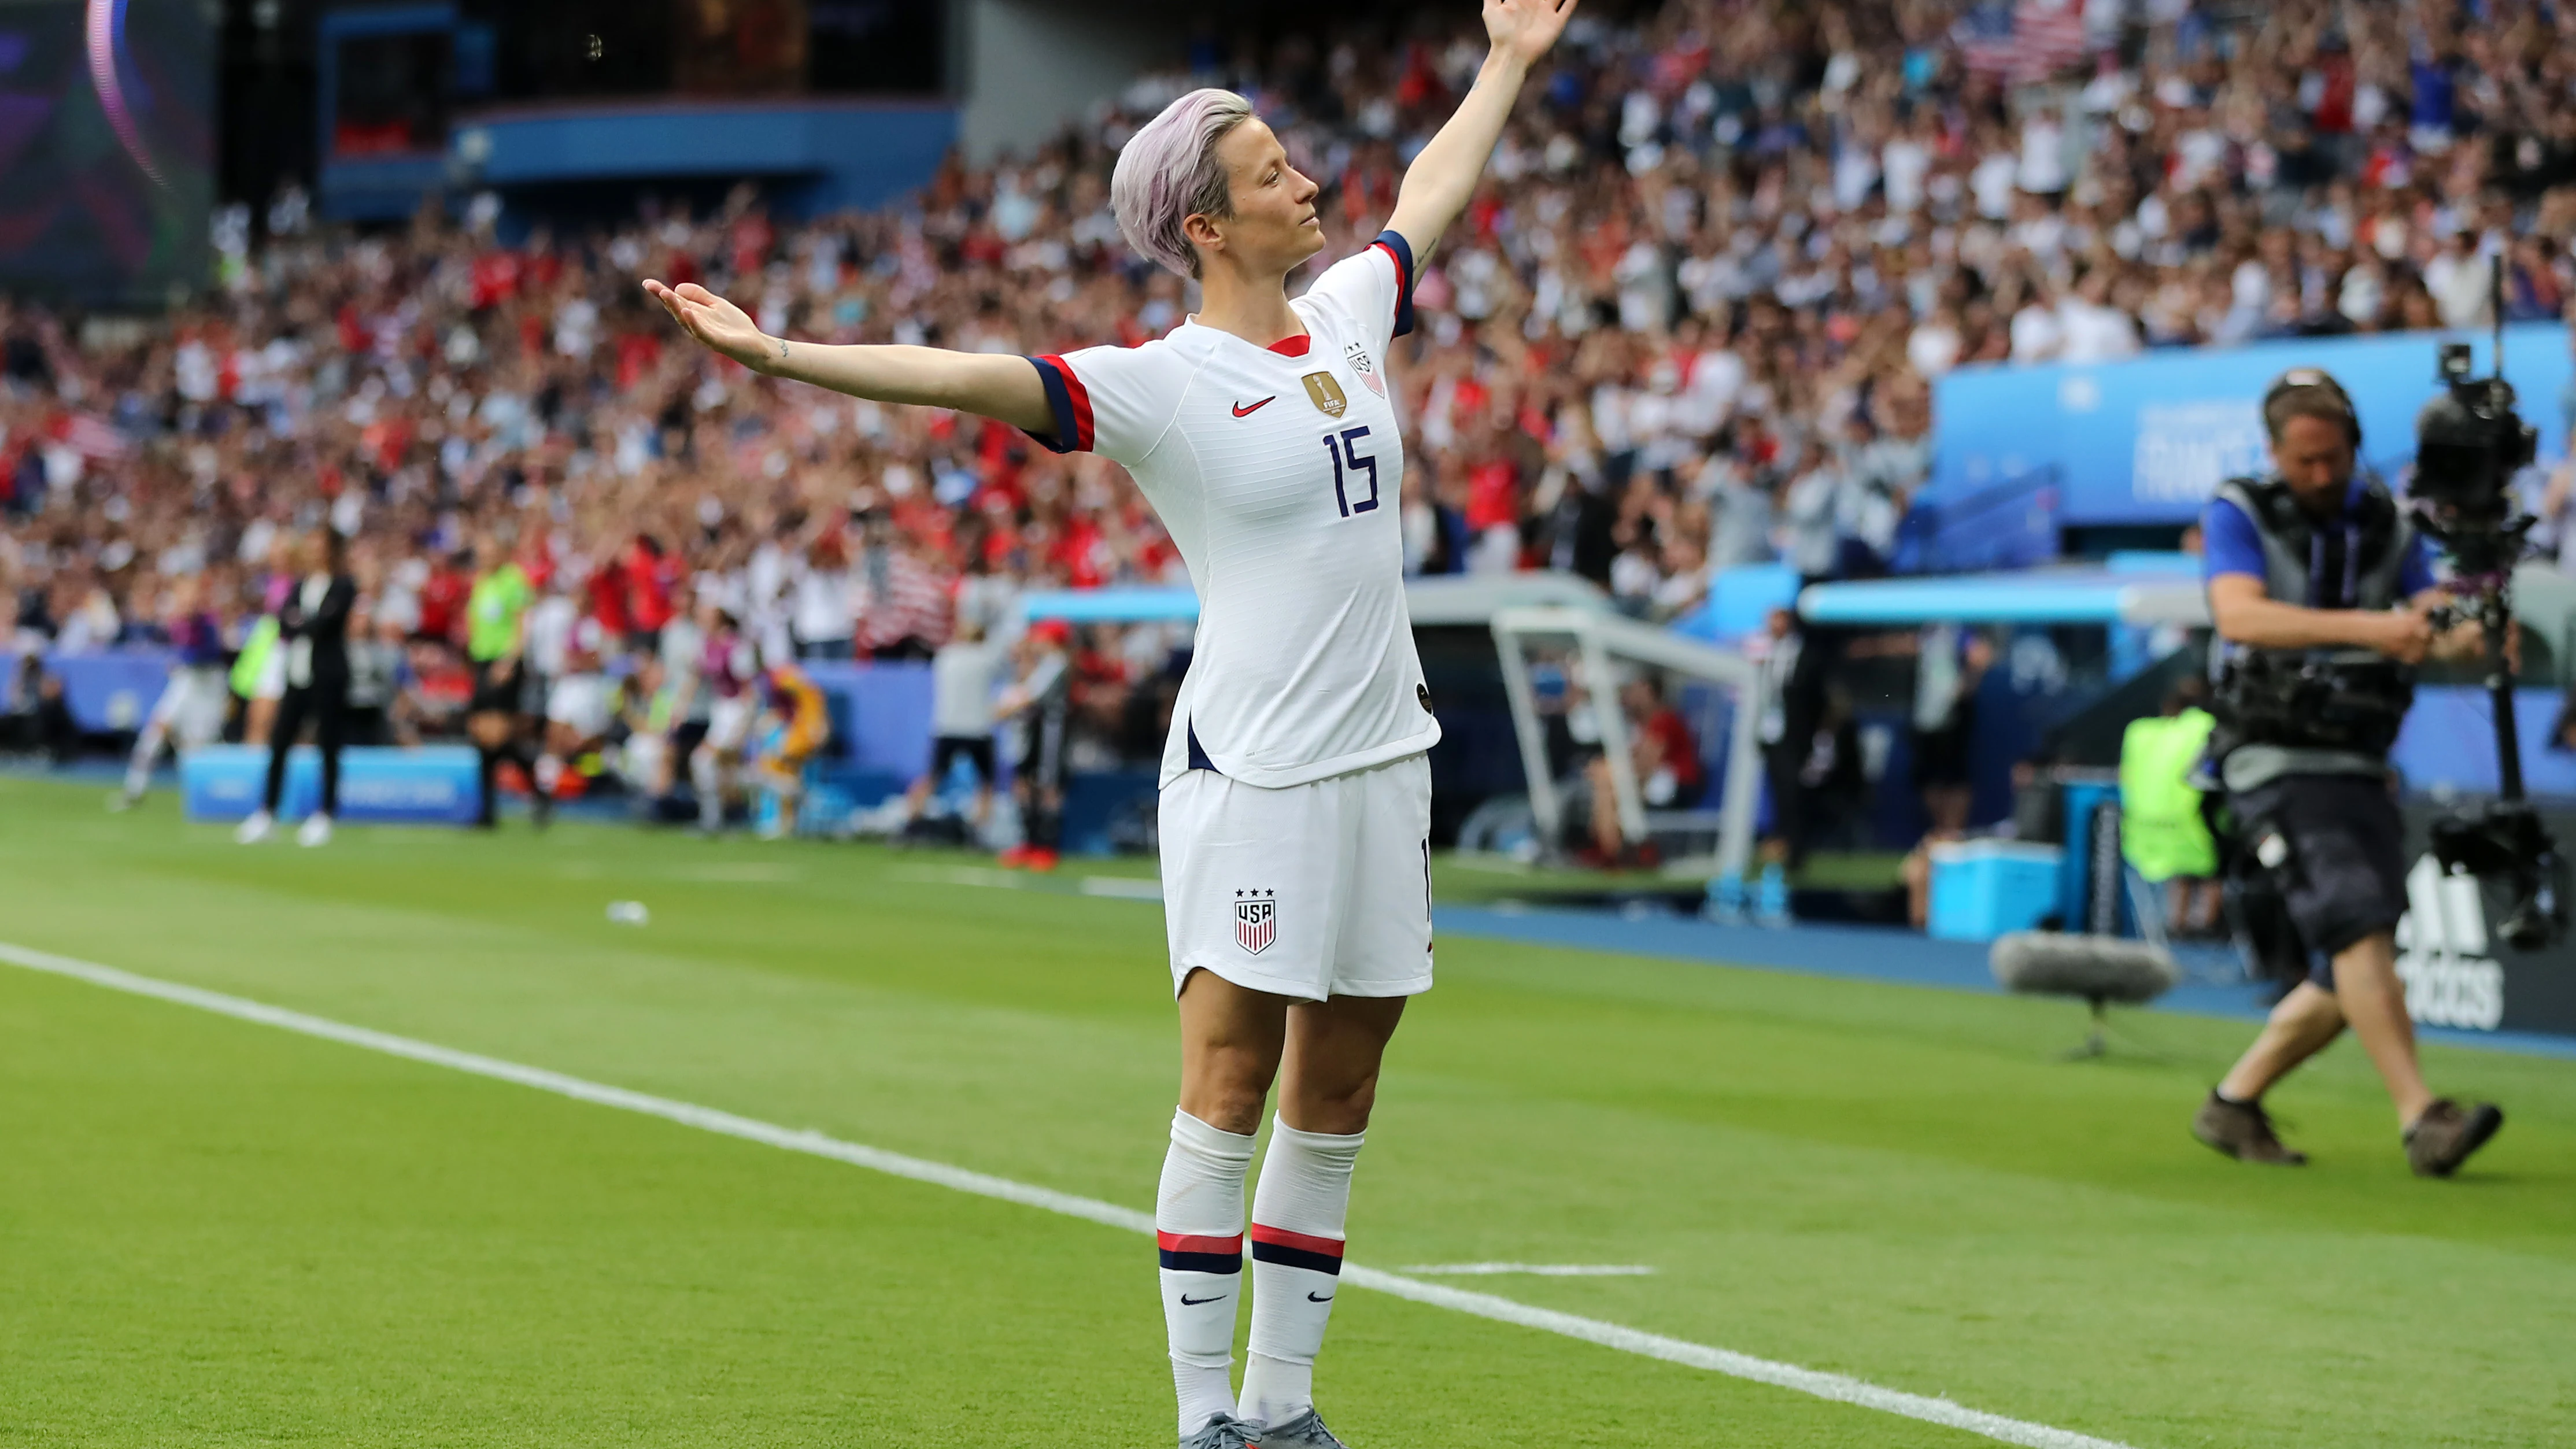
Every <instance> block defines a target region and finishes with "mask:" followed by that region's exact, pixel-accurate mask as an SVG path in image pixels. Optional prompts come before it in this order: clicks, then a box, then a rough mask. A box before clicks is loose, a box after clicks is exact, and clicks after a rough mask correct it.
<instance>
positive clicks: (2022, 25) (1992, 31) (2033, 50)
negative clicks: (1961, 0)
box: [1951, 0, 2084, 85]
mask: <svg viewBox="0 0 2576 1449" xmlns="http://www.w3.org/2000/svg"><path fill="white" fill-rule="evenodd" d="M1951 39H1952V40H1953V41H1954V42H1956V44H1957V45H1958V47H1959V56H1960V59H1962V60H1964V61H1966V62H1967V66H1968V69H1969V71H1970V72H1971V73H1973V74H1978V75H1994V76H2001V77H2003V78H2004V79H2006V80H2008V81H2011V82H2013V83H2014V84H2016V85H2018V84H2023V83H2026V82H2029V81H2039V80H2046V79H2048V78H2049V77H2050V76H2052V75H2055V74H2056V73H2057V72H2059V71H2061V70H2064V69H2065V68H2066V67H2068V66H2070V65H2073V64H2074V63H2075V62H2077V61H2079V60H2082V59H2083V58H2084V0H1988V3H1986V4H1982V5H1977V6H1974V7H1972V8H1970V9H1969V11H1968V13H1967V14H1966V15H1964V16H1962V17H1961V18H1960V20H1959V24H1958V26H1957V28H1956V29H1954V30H1953V31H1952V32H1951Z"/></svg>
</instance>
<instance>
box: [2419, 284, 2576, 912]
mask: <svg viewBox="0 0 2576 1449" xmlns="http://www.w3.org/2000/svg"><path fill="white" fill-rule="evenodd" d="M2490 286H2491V287H2492V289H2493V292H2492V300H2493V304H2494V316H2495V318H2496V330H2495V372H2494V374H2493V375H2492V376H2488V377H2477V376H2474V375H2472V363H2471V361H2470V356H2469V347H2468V344H2467V343H2445V344H2443V346H2442V348H2441V352H2440V373H2439V380H2440V382H2441V383H2442V385H2443V391H2442V392H2441V394H2439V395H2438V396H2436V397H2435V398H2434V399H2433V400H2432V401H2431V402H2429V403H2427V404H2425V406H2424V410H2423V412H2422V413H2420V414H2419V415H2418V416H2417V418H2416V424H2415V435H2416V447H2415V476H2414V485H2413V487H2412V488H2411V489H2410V490H2409V494H2410V497H2411V498H2412V501H2413V503H2414V506H2415V509H2416V516H2417V523H2418V526H2419V527H2421V528H2422V529H2423V530H2424V531H2425V532H2426V533H2427V534H2429V535H2431V536H2432V537H2433V539H2434V540H2435V541H2437V542H2439V543H2440V544H2441V546H2442V548H2443V551H2444V552H2446V553H2448V554H2449V555H2450V556H2451V559H2452V562H2453V565H2454V568H2455V572H2454V575H2453V578H2452V582H2451V591H2452V596H2453V602H2452V603H2449V604H2446V605H2444V606H2443V607H2442V608H2440V609H2437V610H2435V611H2434V617H2433V624H2434V627H2435V628H2437V629H2441V628H2448V627H2450V626H2452V625H2454V624H2458V623H2464V622H2471V621H2474V622H2475V623H2476V624H2477V625H2478V627H2479V630H2480V632H2481V633H2482V634H2483V636H2484V638H2485V646H2486V647H2485V658H2486V690H2487V697H2488V700H2489V702H2490V704H2491V706H2492V711H2491V712H2492V713H2493V715H2494V719H2495V744H2496V761H2497V784H2498V789H2497V792H2496V798H2495V799H2493V800H2488V801H2484V802H2481V803H2478V804H2474V805H2470V806H2467V807H2465V808H2462V809H2460V810H2457V811H2454V812H2453V813H2451V814H2449V815H2446V816H2445V817H2443V818H2442V819H2440V820H2437V821H2435V822H2434V825H2433V830H2432V837H2433V839H2432V844H2433V855H2434V858H2435V859H2437V860H2439V861H2440V862H2441V863H2442V868H2443V869H2444V870H2447V871H2451V872H2453V873H2459V872H2466V873H2468V874H2470V875H2473V876H2476V877H2477V878H2478V879H2480V880H2482V881H2486V882H2491V883H2495V884H2499V885H2501V886H2503V887H2504V888H2505V889H2506V891H2507V892H2508V893H2509V895H2510V897H2511V904H2510V905H2509V906H2508V907H2507V908H2506V911H2505V915H2504V919H2503V921H2502V923H2501V924H2500V925H2499V926H2498V928H2497V934H2498V935H2500V936H2502V937H2503V938H2504V939H2505V940H2506V941H2507V942H2509V943H2510V944H2512V945H2513V946H2515V947H2517V948H2519V949H2523V950H2531V949H2535V948H2537V947H2540V946H2544V945H2547V944H2549V943H2550V942H2553V941H2556V940H2558V939H2560V938H2562V937H2563V936H2565V934H2566V932H2567V895H2568V867H2567V862H2566V860H2565V858H2564V857H2562V856H2561V855H2560V854H2559V851H2558V842H2557V841H2555V840H2553V839H2552V838H2551V837H2550V834H2549V832H2548V830H2547V829H2546V828H2545V827H2543V826H2542V825H2541V823H2540V816H2539V814H2538V812H2536V811H2535V810H2533V809H2532V806H2531V803H2530V801H2529V800H2527V799H2525V798H2524V795H2523V786H2522V741H2521V734H2520V731H2519V730H2518V729H2517V728H2516V725H2515V721H2514V710H2513V698H2514V688H2513V685H2514V665H2513V659H2512V657H2511V656H2510V655H2509V654H2508V652H2507V649H2506V641H2507V639H2508V637H2509V631H2510V630H2511V629H2512V627H2513V610H2512V591H2513V566H2514V563H2515V562H2516V561H2517V560H2518V559H2520V558H2521V556H2522V551H2523V543H2524V537H2525V535H2527V534H2529V533H2530V531H2531V528H2532V525H2533V524H2534V523H2535V522H2536V521H2537V520H2535V519H2534V518H2533V517H2532V516H2531V515H2530V514H2527V513H2524V512H2523V511H2522V510H2521V508H2520V506H2519V505H2518V504H2517V503H2516V502H2515V500H2514V497H2513V492H2512V485H2513V479H2514V475H2515V474H2516V473H2517V472H2519V471H2520V470H2521V469H2522V468H2523V467H2525V466H2526V465H2528V464H2529V463H2530V462H2531V460H2532V451H2533V442H2534V436H2533V432H2532V429H2531V426H2530V425H2529V424H2528V423H2525V422H2524V421H2523V420H2522V417H2521V415H2520V414H2518V413H2516V412H2515V411H2514V391H2513V385H2512V384H2511V383H2508V382H2506V381H2505V380H2504V322H2503V318H2504V299H2503V295H2502V294H2503V267H2502V264H2501V263H2498V264H2497V265H2496V267H2495V269H2494V271H2493V273H2492V275H2491V280H2490Z"/></svg>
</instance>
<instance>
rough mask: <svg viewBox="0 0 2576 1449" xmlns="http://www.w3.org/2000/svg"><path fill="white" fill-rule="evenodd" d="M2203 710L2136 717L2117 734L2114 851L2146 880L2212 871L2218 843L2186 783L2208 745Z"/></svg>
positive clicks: (2196, 794) (2196, 793) (2197, 798)
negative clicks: (2117, 846)
mask: <svg viewBox="0 0 2576 1449" xmlns="http://www.w3.org/2000/svg"><path fill="white" fill-rule="evenodd" d="M2215 723H2216V721H2215V720H2213V719H2212V718H2211V717H2210V714H2209V711H2207V710H2203V709H2187V710H2184V711H2183V712H2182V713H2180V714H2178V715H2175V716H2173V717H2172V718H2170V719H2142V720H2138V721H2136V722H2134V723H2132V724H2131V725H2130V726H2129V728H2128V731H2127V733H2125V734H2123V735H2122V736H2121V737H2120V853H2121V854H2122V855H2125V856H2127V857H2128V858H2129V864H2130V865H2131V866H2133V867H2135V868H2136V870H2137V872H2138V874H2140V875H2142V876H2145V877H2146V878H2147V879H2148V880H2151V881H2162V880H2171V879H2173V878H2174V877H2175V876H2208V875H2214V874H2216V873H2217V871H2218V846H2217V844H2216V843H2215V842H2213V841H2212V840H2211V839H2210V838H2209V825H2208V823H2207V822H2206V821H2204V820H2202V819H2201V818H2200V792H2199V791H2198V790H2195V789H2193V788H2192V787H2191V786H2190V784H2189V783H2188V781H2189V779H2190V776H2191V769H2192V766H2193V765H2194V764H2195V763H2197V762H2198V761H2199V759H2200V755H2201V751H2203V750H2205V749H2207V748H2208V747H2209V730H2210V726H2211V725H2213V724H2215Z"/></svg>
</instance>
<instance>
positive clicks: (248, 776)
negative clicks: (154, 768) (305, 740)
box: [179, 745, 480, 825]
mask: <svg viewBox="0 0 2576 1449" xmlns="http://www.w3.org/2000/svg"><path fill="white" fill-rule="evenodd" d="M267 782H268V751H267V750H266V749H265V748H258V747H253V746H249V745H209V746H207V747H206V748H204V749H201V750H190V751H189V752H188V753H187V754H186V755H184V756H182V757H181V759H180V761H179V795H180V800H181V802H182V804H183V807H184V808H185V810H186V812H187V816H188V818H189V819H191V820H239V819H241V818H242V817H243V816H245V815H248V814H249V813H250V812H251V811H252V810H254V809H256V808H257V807H258V805H259V797H260V791H261V790H262V789H263V788H264V787H265V786H266V784H267ZM477 784H478V782H477V780H476V772H475V755H474V751H473V749H472V748H471V747H470V746H466V745H428V746H424V747H422V748H420V749H416V750H397V749H378V748H372V747H368V748H357V749H348V750H343V751H341V752H340V814H339V819H340V820H341V821H342V822H343V823H357V824H375V825H471V824H473V823H474V816H475V812H476V810H477V808H478V806H479V804H480V801H479V799H478V797H477ZM321 801H322V759H321V756H320V755H318V754H316V753H315V752H314V751H313V749H312V747H311V746H309V745H306V746H298V747H297V748H296V749H295V750H294V751H293V752H292V753H290V754H288V755H287V757H286V788H285V790H284V791H283V792H282V795H281V798H280V799H279V800H278V802H277V807H278V808H277V813H278V817H279V818H280V819H284V820H296V819H301V818H302V817H304V816H306V815H309V814H311V813H313V810H314V808H315V807H316V806H318V805H319V804H320V803H321Z"/></svg>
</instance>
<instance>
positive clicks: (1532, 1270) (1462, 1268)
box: [1403, 1263, 1655, 1278]
mask: <svg viewBox="0 0 2576 1449" xmlns="http://www.w3.org/2000/svg"><path fill="white" fill-rule="evenodd" d="M1403 1271H1404V1272H1407V1273H1418V1274H1421V1275H1422V1276H1423V1277H1426V1278H1491V1277H1496V1276H1498V1275H1500V1274H1504V1273H1525V1274H1528V1275H1529V1276H1531V1277H1534V1278H1643V1277H1646V1276H1647V1275H1649V1274H1651V1273H1653V1272H1654V1271H1655V1270H1654V1268H1653V1266H1652V1265H1650V1264H1646V1263H1415V1264H1412V1265H1410V1266H1408V1267H1406V1268H1405V1269H1404V1270H1403Z"/></svg>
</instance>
